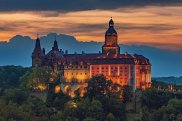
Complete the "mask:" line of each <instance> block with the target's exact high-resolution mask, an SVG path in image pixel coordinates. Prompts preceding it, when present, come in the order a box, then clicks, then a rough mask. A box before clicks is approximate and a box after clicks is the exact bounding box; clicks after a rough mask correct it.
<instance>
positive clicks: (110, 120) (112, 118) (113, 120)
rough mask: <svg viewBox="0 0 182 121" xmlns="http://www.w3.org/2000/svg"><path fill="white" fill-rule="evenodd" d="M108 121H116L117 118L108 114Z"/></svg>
mask: <svg viewBox="0 0 182 121" xmlns="http://www.w3.org/2000/svg"><path fill="white" fill-rule="evenodd" d="M106 121H116V118H115V117H114V115H113V114H112V113H109V114H107V116H106Z"/></svg>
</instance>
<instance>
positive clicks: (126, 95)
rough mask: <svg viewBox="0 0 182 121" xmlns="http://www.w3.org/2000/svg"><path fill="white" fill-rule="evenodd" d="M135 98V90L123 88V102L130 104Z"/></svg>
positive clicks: (128, 87)
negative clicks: (133, 97)
mask: <svg viewBox="0 0 182 121" xmlns="http://www.w3.org/2000/svg"><path fill="white" fill-rule="evenodd" d="M132 96H133V88H132V87H131V86H128V85H126V86H123V92H122V99H123V102H124V103H126V102H130V101H131V100H132Z"/></svg>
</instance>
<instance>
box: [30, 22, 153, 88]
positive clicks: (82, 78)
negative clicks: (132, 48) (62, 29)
mask: <svg viewBox="0 0 182 121" xmlns="http://www.w3.org/2000/svg"><path fill="white" fill-rule="evenodd" d="M42 66H48V67H50V68H52V69H53V70H54V71H58V72H60V73H61V74H62V76H63V77H64V78H65V79H66V81H67V82H71V81H73V80H77V81H78V82H81V83H85V82H86V81H87V80H88V79H89V78H91V77H93V76H96V75H101V74H102V75H104V76H105V77H106V79H108V80H112V81H113V83H117V84H120V85H122V86H124V85H130V86H134V87H136V88H139V89H146V88H149V87H150V86H151V64H150V61H149V59H147V58H146V57H144V56H143V55H138V54H133V55H132V54H128V53H127V52H126V53H123V54H120V47H119V45H118V34H117V32H116V30H115V28H114V22H113V20H112V19H111V20H110V21H109V27H108V30H107V31H106V33H105V43H104V45H103V46H102V52H101V53H92V54H86V53H81V54H68V53H67V52H63V51H62V50H61V49H60V50H59V48H58V43H57V41H56V40H55V41H54V45H53V47H52V50H51V51H49V52H48V53H47V54H46V53H45V49H42V48H41V44H40V39H39V38H37V40H36V44H35V48H34V51H33V53H32V67H42Z"/></svg>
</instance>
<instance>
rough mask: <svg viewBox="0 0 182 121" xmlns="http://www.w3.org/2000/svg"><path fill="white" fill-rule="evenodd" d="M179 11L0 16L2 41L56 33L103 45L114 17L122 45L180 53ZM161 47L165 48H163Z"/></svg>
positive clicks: (181, 15) (145, 9) (181, 17)
mask: <svg viewBox="0 0 182 121" xmlns="http://www.w3.org/2000/svg"><path fill="white" fill-rule="evenodd" d="M180 11H182V7H181V6H173V7H170V6H168V7H161V6H160V7H159V6H158V7H157V6H155V7H154V6H147V7H143V8H128V9H126V8H125V9H121V8H120V9H115V10H90V11H89V10H88V11H77V12H69V13H57V12H53V11H42V12H5V13H3V12H1V13H0V18H1V21H0V40H1V41H8V40H9V39H10V38H11V37H12V36H14V35H16V34H21V35H27V36H31V37H33V38H35V37H36V33H39V34H40V35H45V34H47V33H49V32H57V33H62V34H69V35H73V36H75V37H76V38H77V39H78V40H80V41H91V40H93V41H99V42H101V41H104V33H105V31H106V29H107V24H108V23H107V22H108V20H109V18H110V17H111V16H112V17H113V19H114V22H115V27H116V30H117V32H118V35H119V43H123V44H145V45H151V46H155V47H161V48H167V49H172V50H180V49H182V41H181V38H182V22H181V21H182V13H181V12H180ZM152 43H155V44H152ZM168 43H169V44H168ZM162 44H164V45H165V46H161V45H162ZM175 45H176V46H175ZM179 45H181V46H179Z"/></svg>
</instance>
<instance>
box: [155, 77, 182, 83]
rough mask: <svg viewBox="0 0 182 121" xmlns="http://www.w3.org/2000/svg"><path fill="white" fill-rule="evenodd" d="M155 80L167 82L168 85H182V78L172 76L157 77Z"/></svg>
mask: <svg viewBox="0 0 182 121" xmlns="http://www.w3.org/2000/svg"><path fill="white" fill-rule="evenodd" d="M153 80H156V81H160V82H165V83H168V84H176V85H182V76H180V77H173V76H171V77H156V78H153Z"/></svg>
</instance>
